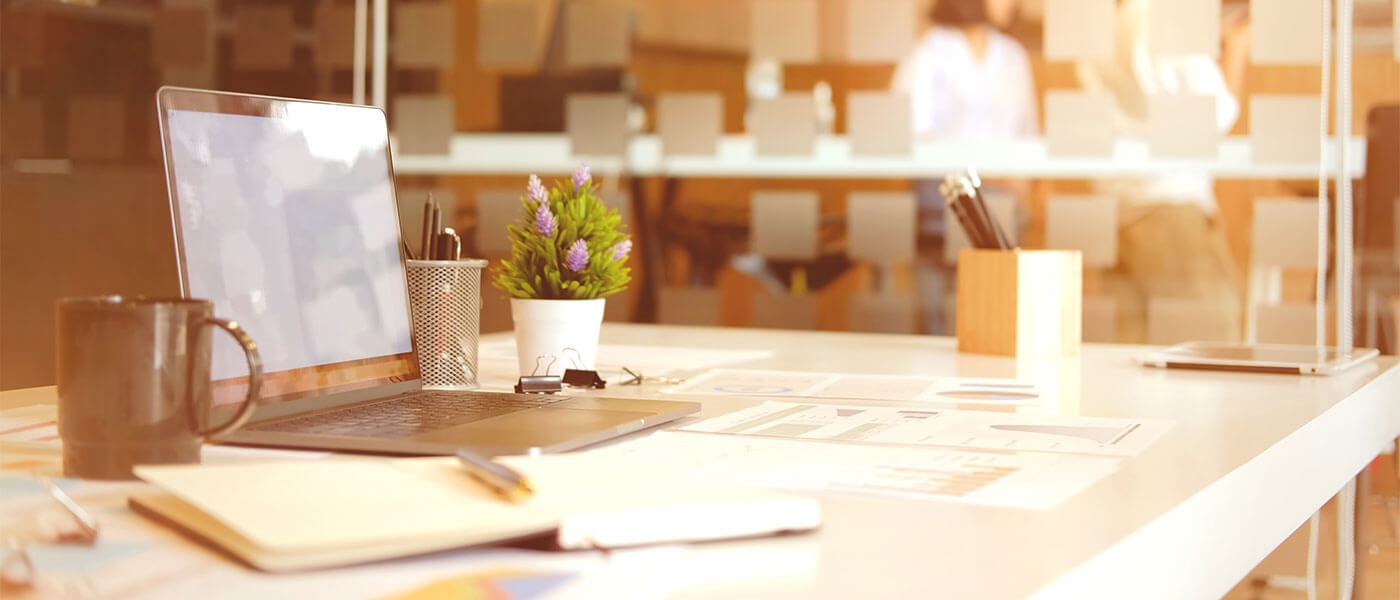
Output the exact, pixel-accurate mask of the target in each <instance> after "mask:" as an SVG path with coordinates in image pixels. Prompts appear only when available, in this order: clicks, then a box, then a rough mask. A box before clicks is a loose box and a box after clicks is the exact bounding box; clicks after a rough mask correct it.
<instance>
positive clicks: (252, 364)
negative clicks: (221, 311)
mask: <svg viewBox="0 0 1400 600" xmlns="http://www.w3.org/2000/svg"><path fill="white" fill-rule="evenodd" d="M204 324H205V325H212V326H214V327H218V328H220V329H223V330H224V331H226V332H228V334H229V335H231V336H233V339H234V341H236V342H238V345H239V346H242V347H243V356H244V357H246V358H247V359H248V397H247V398H244V399H243V404H242V405H241V406H239V407H238V414H236V415H234V416H233V418H232V419H229V421H228V422H227V423H224V424H223V425H219V426H217V427H211V428H209V429H205V430H204V431H200V432H197V433H196V435H199V436H201V437H206V438H209V437H214V436H216V435H220V434H224V433H228V432H230V431H233V430H235V429H238V428H239V427H242V426H243V424H244V423H247V422H248V419H249V418H250V417H252V416H253V409H255V408H257V407H258V394H259V393H260V392H262V380H263V369H262V355H260V354H258V344H257V342H254V341H253V338H252V337H250V336H249V335H248V333H247V332H245V331H243V328H242V327H239V326H238V322H236V321H229V320H227V319H205V320H204Z"/></svg>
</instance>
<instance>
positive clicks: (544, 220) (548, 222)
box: [535, 202, 559, 237]
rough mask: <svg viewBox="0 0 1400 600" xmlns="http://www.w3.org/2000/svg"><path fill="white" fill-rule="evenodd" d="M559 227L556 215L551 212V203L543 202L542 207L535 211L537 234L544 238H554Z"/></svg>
mask: <svg viewBox="0 0 1400 600" xmlns="http://www.w3.org/2000/svg"><path fill="white" fill-rule="evenodd" d="M558 226H559V222H558V221H556V220H555V219H554V213H552V212H549V203H548V202H541V203H540V207H539V208H537V209H535V232H536V233H538V234H540V235H542V236H544V237H553V236H554V230H555V229H556V228H557V227H558Z"/></svg>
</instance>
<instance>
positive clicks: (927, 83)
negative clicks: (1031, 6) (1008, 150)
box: [894, 26, 1040, 139]
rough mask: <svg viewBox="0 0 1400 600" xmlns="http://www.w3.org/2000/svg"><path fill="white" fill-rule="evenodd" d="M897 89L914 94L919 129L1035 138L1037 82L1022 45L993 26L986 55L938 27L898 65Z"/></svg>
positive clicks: (948, 135) (957, 33) (947, 134)
mask: <svg viewBox="0 0 1400 600" xmlns="http://www.w3.org/2000/svg"><path fill="white" fill-rule="evenodd" d="M894 89H895V91H899V92H903V93H906V94H908V95H909V99H910V104H911V109H912V110H913V114H912V117H913V128H914V132H915V133H919V134H924V135H931V136H933V137H936V138H940V139H1008V138H1024V137H1035V136H1036V135H1037V134H1038V133H1039V129H1040V126H1039V119H1038V118H1037V116H1036V100H1035V83H1034V81H1033V80H1032V77H1031V67H1030V61H1029V60H1028V59H1027V58H1026V50H1025V49H1024V48H1022V47H1021V44H1020V43H1018V42H1017V41H1016V40H1014V39H1012V38H1011V37H1009V36H1007V35H1005V34H1003V33H1001V32H1000V31H996V30H990V31H989V32H988V35H987V49H986V54H985V55H984V56H983V57H981V58H980V59H979V58H978V57H977V55H976V54H973V52H972V47H971V46H970V45H969V44H968V43H967V36H965V35H963V33H962V31H961V30H958V29H956V28H953V27H941V26H940V27H934V28H933V29H932V30H930V31H929V32H928V33H927V34H924V37H923V38H922V39H920V40H919V43H918V44H917V45H916V46H915V47H914V50H913V51H912V52H910V54H909V55H908V56H906V57H904V59H903V60H901V61H900V63H899V68H898V69H896V70H895V75H894Z"/></svg>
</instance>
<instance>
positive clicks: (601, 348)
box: [477, 339, 773, 376]
mask: <svg viewBox="0 0 1400 600" xmlns="http://www.w3.org/2000/svg"><path fill="white" fill-rule="evenodd" d="M772 355H773V351H772V350H746V349H730V348H684V347H673V346H633V345H627V344H599V345H598V358H597V360H596V361H595V362H596V363H597V364H596V365H595V366H596V368H597V369H598V370H599V371H603V370H608V371H620V370H621V369H622V367H627V368H629V369H632V370H633V371H637V372H640V373H642V374H643V375H651V376H656V375H670V374H673V373H677V372H683V371H696V370H702V369H709V368H713V367H717V366H720V365H726V364H732V363H736V362H743V361H749V360H759V359H762V358H768V357H769V356H772ZM477 356H478V357H479V359H480V360H481V361H482V363H497V364H499V363H507V362H508V363H509V365H510V369H509V370H510V372H511V373H514V372H515V371H516V359H515V340H513V339H505V340H500V341H495V342H489V343H484V344H481V346H480V347H479V348H478V350H477ZM565 363H567V359H566V358H564V357H561V358H560V359H559V364H556V365H555V367H554V370H555V374H558V373H559V372H562V371H563V369H565V368H567V367H568V365H566V364H565Z"/></svg>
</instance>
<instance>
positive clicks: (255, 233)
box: [156, 87, 700, 455]
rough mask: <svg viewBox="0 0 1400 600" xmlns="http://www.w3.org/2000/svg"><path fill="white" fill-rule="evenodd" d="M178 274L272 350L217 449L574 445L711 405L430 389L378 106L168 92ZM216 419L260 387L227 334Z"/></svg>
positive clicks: (519, 450)
mask: <svg viewBox="0 0 1400 600" xmlns="http://www.w3.org/2000/svg"><path fill="white" fill-rule="evenodd" d="M156 105H157V110H158V112H159V120H160V134H161V141H162V144H163V147H164V155H165V173H166V180H167V184H168V187H169V192H170V214H171V219H172V221H173V224H174V232H175V250H176V264H177V265H178V270H179V278H180V285H181V289H182V291H183V293H184V295H185V296H186V297H192V298H205V299H209V300H212V301H213V303H214V311H215V314H217V315H219V316H220V317H222V318H227V319H234V320H236V321H238V322H239V324H240V325H241V326H242V327H243V328H244V329H245V330H246V331H247V332H248V334H249V335H251V336H252V337H253V339H254V340H255V341H256V342H257V344H258V349H259V351H260V353H261V355H262V360H263V365H264V372H265V376H264V382H263V388H262V394H261V395H262V398H261V401H260V403H259V407H258V409H257V411H256V412H255V413H254V416H253V419H252V420H251V421H250V422H249V424H247V425H245V426H244V427H243V428H241V429H240V430H238V431H236V432H233V433H230V434H228V435H226V436H222V437H221V438H219V439H218V440H217V441H220V442H226V443H235V444H245V445H256V446H276V447H289V448H318V449H332V450H347V451H358V452H372V453H384V454H416V455H432V454H452V453H454V452H456V450H457V449H459V448H470V449H473V450H475V451H477V452H480V453H483V454H487V455H499V454H531V453H541V452H559V451H564V450H570V449H574V448H578V447H582V446H586V445H589V444H593V443H597V442H601V441H604V440H607V439H610V438H614V437H617V436H620V435H624V434H627V433H631V432H633V431H637V430H640V429H644V428H647V427H651V426H654V425H657V424H659V423H665V422H667V421H671V420H674V419H676V418H679V417H681V416H683V415H687V414H691V413H695V412H697V411H698V410H699V408H700V407H699V405H698V404H695V403H691V402H671V401H661V400H645V399H631V398H627V399H624V398H601V397H593V396H586V397H585V396H579V397H570V396H567V395H532V394H508V393H493V392H482V391H465V392H463V391H452V392H445V391H434V390H425V389H423V386H422V381H421V378H420V372H419V365H418V358H417V354H415V352H414V347H413V323H412V319H411V318H410V313H409V304H408V286H407V281H406V280H405V277H404V262H403V258H404V257H403V255H402V250H401V247H402V242H401V236H400V229H399V217H398V214H399V212H398V206H397V201H396V199H395V196H394V175H393V167H392V164H391V162H390V152H389V129H388V126H387V123H386V120H385V116H384V112H383V111H382V110H380V109H378V108H374V107H367V106H355V105H348V104H334V103H327V102H313V101H306V100H295V99H287V98H272V97H266V96H253V95H246V94H234V93H225V92H211V91H203V90H193V89H184V88H174V87H163V88H161V89H160V90H159V91H157V92H156ZM210 360H211V364H210V372H211V374H212V379H213V383H212V385H213V389H214V404H215V409H214V412H215V413H216V414H214V415H213V417H212V418H214V419H216V420H217V419H218V418H219V417H220V413H223V414H227V413H231V412H232V408H233V407H234V406H236V405H237V404H238V403H239V402H240V401H241V399H242V397H243V395H244V393H245V391H246V389H247V384H248V377H247V370H246V369H247V367H246V365H245V364H244V362H243V358H242V355H241V353H240V352H239V351H238V350H237V347H236V346H235V345H234V344H232V343H231V342H229V341H227V340H224V339H223V336H217V337H215V338H214V347H213V352H212V355H211V358H210Z"/></svg>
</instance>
